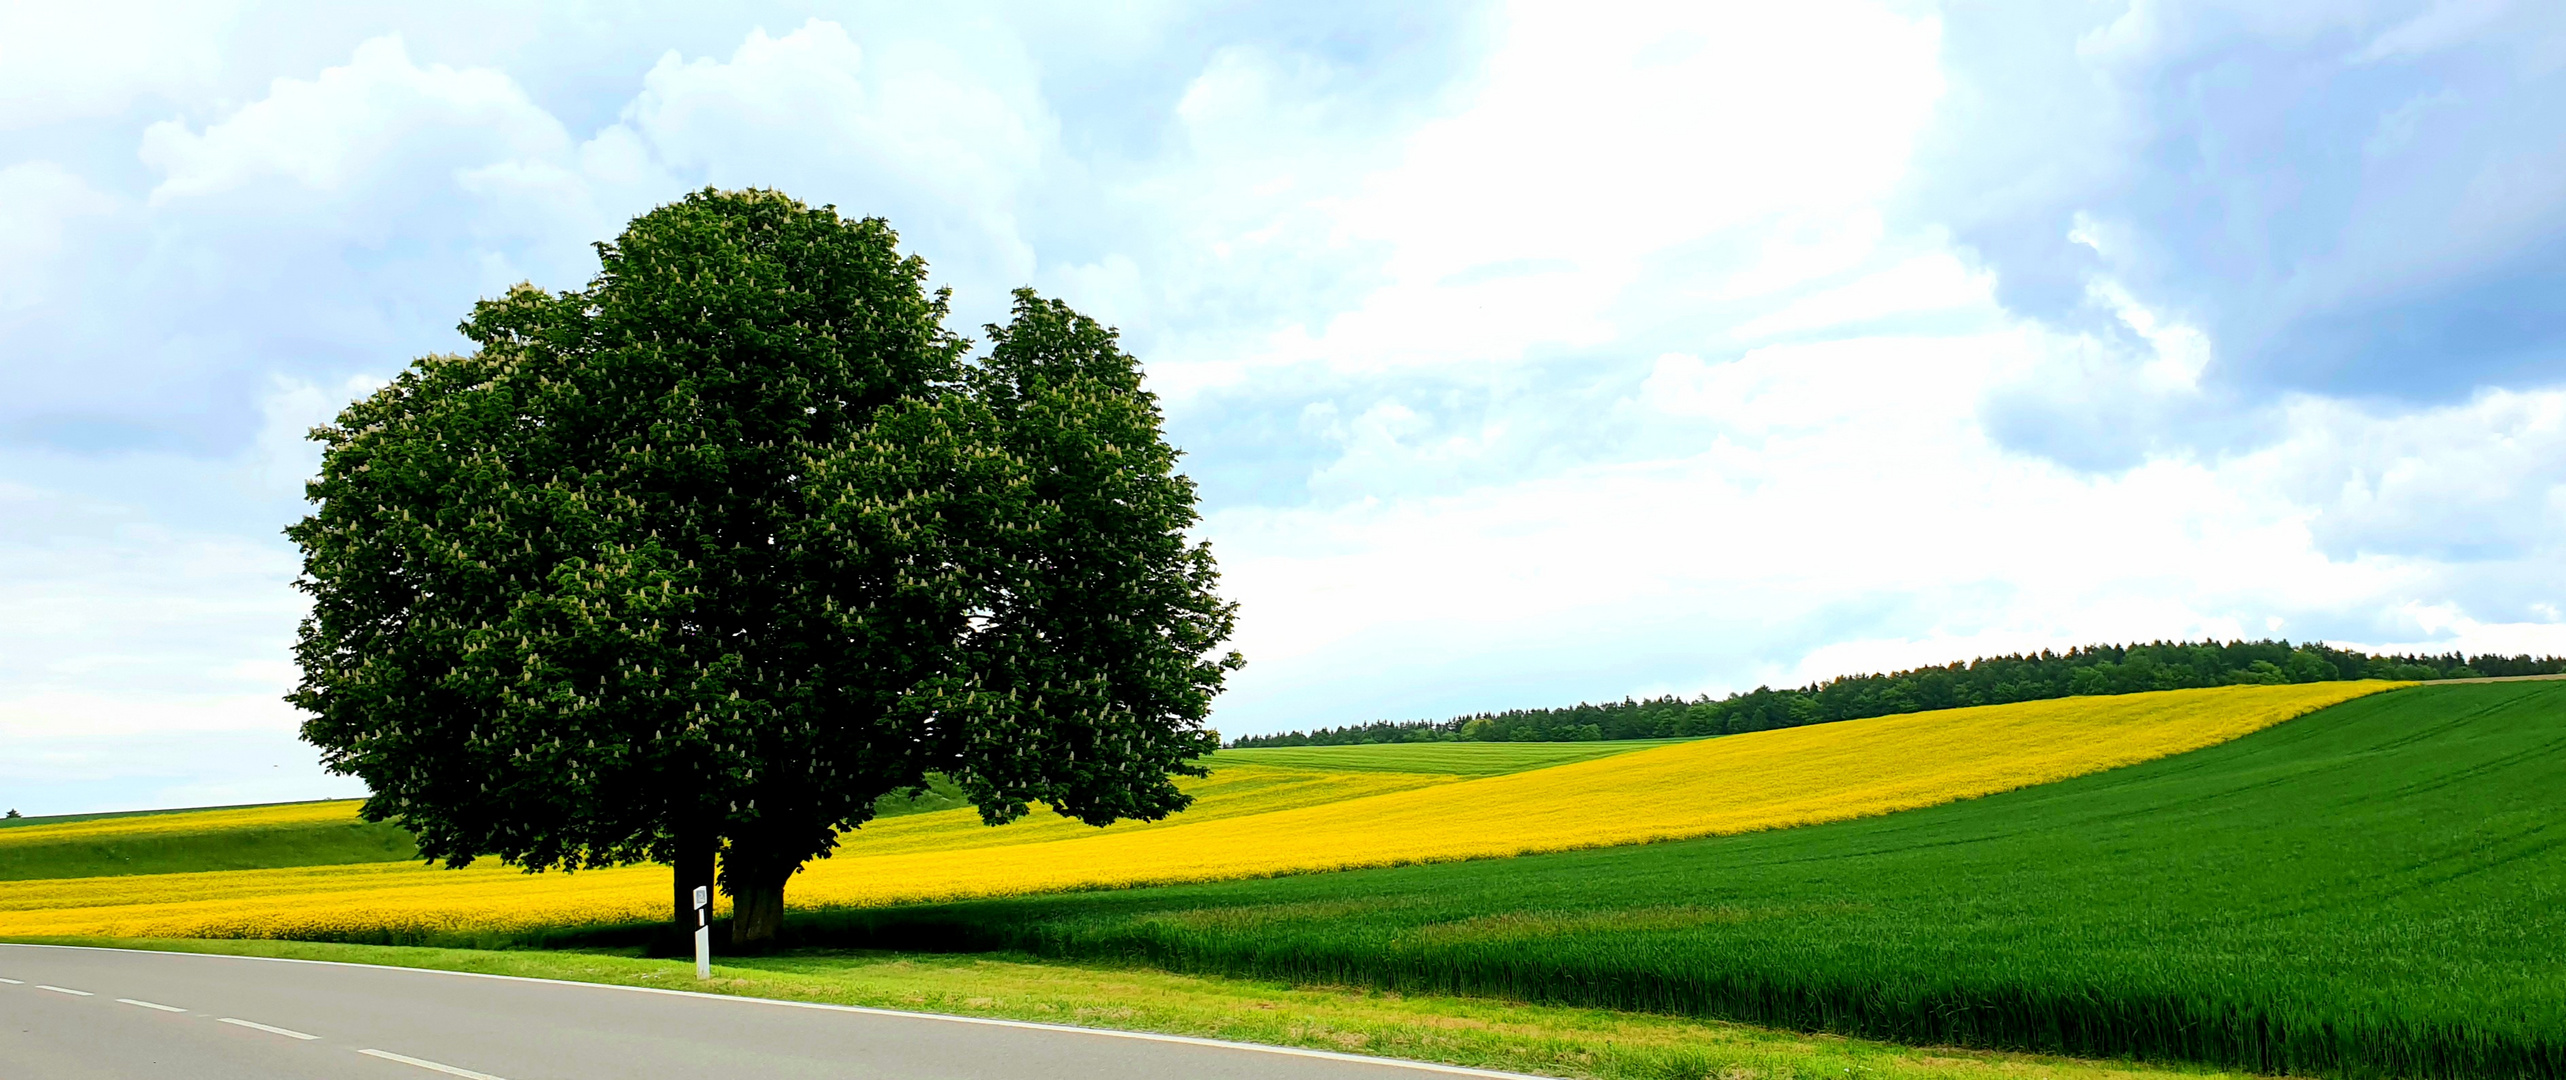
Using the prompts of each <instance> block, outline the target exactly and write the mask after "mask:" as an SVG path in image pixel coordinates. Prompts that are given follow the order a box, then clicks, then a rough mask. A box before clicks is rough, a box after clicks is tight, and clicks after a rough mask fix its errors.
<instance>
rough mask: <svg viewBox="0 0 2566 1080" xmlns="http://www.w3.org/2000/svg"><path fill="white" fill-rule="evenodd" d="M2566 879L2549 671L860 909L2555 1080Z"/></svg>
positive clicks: (892, 936)
mask: <svg viewBox="0 0 2566 1080" xmlns="http://www.w3.org/2000/svg"><path fill="white" fill-rule="evenodd" d="M1722 741H1728V740H1722ZM1815 782H1817V783H1824V782H1825V781H1824V780H1823V779H1819V780H1817V781H1815ZM2561 898H2566V684H2561V683H2554V682H2534V683H2502V684H2480V685H2465V686H2425V687H2418V688H2414V689H2408V690H2403V691H2399V692H2397V693H2393V694H2383V695H2379V696H2376V697H2371V698H2366V699H2362V700H2358V701H2353V702H2350V703H2348V704H2344V705H2339V706H2336V707H2334V708H2332V709H2329V710H2326V711H2324V712H2322V713H2318V714H2316V715H2314V716H2310V717H2307V718H2305V719H2302V720H2299V721H2297V722H2294V723H2289V724H2284V725H2281V726H2279V727H2275V728H2272V729H2270V730H2266V731H2262V732H2260V733H2257V734H2253V735H2249V736H2246V737H2244V738H2241V739H2238V740H2236V741H2233V742H2229V743H2226V744H2223V745H2218V746H2213V747H2210V748H2207V749H2203V750H2198V751H2195V752H2192V753H2189V754H2184V755H2181V756H2178V757H2169V758H2164V759H2161V760H2157V761H2153V762H2149V763H2145V764H2140V765H2134V766H2131V767H2128V768H2124V769H2119V770H2116V771H2111V772H2105V773H2100V774H2095V775H2088V776H2084V777H2080V778H2077V779H2072V780H2066V781H2062V782H2059V783H2055V784H2049V785H2045V786H2041V787H2034V788H2029V789H2025V790H2018V791H2013V792H2009V793H2006V794H2000V795H1993V796H1989V797H1987V798H1983V799H1976V800H1972V801H1967V802H1960V803H1954V804H1950V805H1945V806H1939V807H1934V808H1930V809H1923V810H1915V811H1910V812H1907V813H1901V814H1895V815H1891V816H1886V817H1877V818H1871V819H1867V820H1861V821H1851V822H1842V823H1838V824H1834V825H1827V826H1820V827H1814V828H1801V829H1789V830H1780V831H1774V832H1766V833H1760V834H1756V835H1750V836H1736V837H1727V838H1719V839H1710V840H1696V841H1687V842H1678V843H1667V844H1657V845H1651V846H1647V847H1629V848H1615V849H1607V850H1597V851H1585V852H1575V853H1567V854H1558V855H1547V856H1535V857H1527V858H1522V859H1513V860H1507V861H1504V862H1476V863H1460V864H1446V865H1433V866H1417V867H1404V868H1395V869H1385V870H1371V871H1360V872H1353V873H1345V874H1330V875H1316V876H1305V877H1294V878H1279V879H1272V880H1264V881H1247V882H1228V883H1219V884H1205V885H1192V886H1179V887H1168V888H1159V889H1147V890H1132V891H1125V892H1115V893H1086V894H1075V895H1067V896H1051V897H1033V898H1022V899H1014V900H1002V901H988V902H981V903H973V904H964V905H948V906H942V907H920V908H905V909H893V910H887V911H877V912H870V913H864V914H862V915H848V916H842V917H840V919H841V935H842V936H843V937H844V938H845V939H846V940H849V941H850V942H852V943H860V944H869V945H877V946H895V947H925V948H941V949H952V948H987V947H1013V948H1024V949H1032V950H1037V951H1044V952H1050V953H1053V954H1066V955H1080V956H1119V957H1131V956H1138V957H1148V958H1150V959H1152V960H1153V961H1155V962H1157V963H1159V964H1162V965H1165V966H1168V967H1171V968H1175V969H1179V970H1186V971H1217V972H1228V973H1235V974H1245V975H1255V976H1260V977H1267V978H1282V979H1289V980H1312V981H1336V982H1356V983H1368V984H1373V985H1378V986H1384V987H1391V988H1398V989H1407V990H1418V991H1425V990H1432V991H1459V992H1467V993H1486V994H1499V995H1505V996H1511V997H1517V998H1522V999H1527V1000H1532V1001H1542V1002H1556V1003H1568V1004H1584V1005H1601V1006H1610V1007H1619V1008H1634V1009H1644V1010H1653V1011H1668V1012H1678V1013H1689V1014H1693V1015H1707V1016H1717V1017H1724V1018H1729V1019H1737V1020H1745V1021H1749V1022H1755V1023H1763V1024H1772V1025H1777V1026H1786V1027H1797V1028H1803V1029H1818V1030H1832V1031H1839V1032H1844V1033H1849V1034H1850V1033H1859V1034H1866V1035H1873V1036H1880V1037H1886V1038H1891V1039H1896V1040H1899V1041H1904V1042H1913V1043H1923V1044H1953V1043H1957V1044H1963V1045H1976V1046H1997V1047H2016V1048H2027V1049H2036V1050H2052V1051H2062V1052H2068V1053H2074V1054H2081V1055H2098V1056H2117V1055H2140V1056H2145V1057H2151V1058H2159V1059H2189V1060H2196V1061H2210V1062H2218V1063H2224V1064H2231V1065H2237V1066H2242V1067H2245V1068H2249V1069H2253V1070H2256V1071H2263V1072H2289V1073H2308V1072H2321V1073H2329V1074H2351V1075H2396V1076H2469V1077H2493V1076H2541V1077H2555V1076H2566V908H2561V906H2560V900H2561Z"/></svg>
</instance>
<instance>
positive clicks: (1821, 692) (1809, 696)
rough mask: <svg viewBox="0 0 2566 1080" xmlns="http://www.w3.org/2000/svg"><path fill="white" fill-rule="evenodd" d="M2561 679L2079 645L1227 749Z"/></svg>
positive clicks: (2312, 656)
mask: <svg viewBox="0 0 2566 1080" xmlns="http://www.w3.org/2000/svg"><path fill="white" fill-rule="evenodd" d="M2560 673H2566V657H2555V656H2545V657H2530V656H2462V655H2460V654H2458V653H2450V654H2447V655H2443V656H2373V655H2370V654H2368V653H2360V652H2353V651H2350V650H2346V649H2338V648H2335V647H2333V646H2331V645H2324V644H2308V645H2292V644H2290V643H2289V642H2287V641H2231V642H2226V643H2220V642H2214V641H2205V642H2199V643H2191V642H2169V641H2158V642H2152V643H2150V644H2146V645H2089V646H2087V647H2085V648H2081V649H2070V650H2068V651H2066V652H2063V653H2053V652H2041V653H2037V654H2031V655H2014V656H1997V657H1985V658H1981V659H1977V660H1971V661H1968V662H1965V663H1952V664H1945V665H1943V666H1941V667H1925V668H1916V669H1914V670H1912V671H1899V672H1892V673H1890V674H1887V675H1850V676H1846V677H1844V678H1839V679H1830V680H1828V681H1826V682H1821V683H1815V684H1812V685H1810V686H1805V687H1802V688H1800V689H1797V690H1775V689H1772V688H1771V687H1763V686H1759V687H1756V688H1755V689H1754V690H1751V691H1748V692H1746V693H1742V694H1731V695H1729V696H1728V697H1725V698H1721V699H1717V700H1713V699H1712V698H1711V697H1709V696H1708V695H1705V696H1702V697H1698V698H1693V699H1690V700H1687V699H1684V698H1679V697H1660V698H1650V699H1648V700H1646V701H1630V700H1624V701H1616V702H1605V703H1603V704H1600V705H1583V704H1581V705H1573V706H1569V707H1567V708H1558V709H1514V710H1509V711H1507V712H1501V713H1474V714H1472V715H1469V716H1456V717H1454V718H1452V719H1450V720H1411V721H1390V720H1376V721H1374V722H1372V723H1369V724H1361V725H1356V726H1352V727H1341V728H1321V729H1318V730H1315V731H1307V732H1301V731H1294V732H1289V733H1285V734H1281V735H1250V736H1246V737H1244V738H1240V739H1238V740H1236V741H1234V742H1232V743H1230V745H1232V746H1242V747H1245V746H1354V745H1362V744H1366V743H1400V742H1450V741H1483V742H1587V741H1592V740H1596V739H1665V738H1699V737H1702V736H1706V735H1734V734H1737V733H1739V732H1744V731H1766V730H1770V729H1773V728H1786V727H1799V726H1801V725H1804V724H1824V723H1831V722H1833V721H1837V720H1859V719H1862V718H1864V717H1868V716H1888V715H1891V714H1893V713H1910V712H1924V711H1927V710H1930V709H1955V708H1961V707H1964V706H1969V705H2003V704H2007V703H2009V702H2016V701H2041V700H2046V699H2049V698H2062V697H2071V696H2075V695H2079V694H2134V693H2141V692H2144V691H2149V690H2182V689H2187V688H2191V687H2198V686H2228V685H2232V684H2236V683H2304V682H2328V681H2332V680H2337V679H2390V680H2398V681H2408V682H2421V681H2428V680H2433V679H2473V678H2477V677H2480V676H2503V675H2556V674H2560Z"/></svg>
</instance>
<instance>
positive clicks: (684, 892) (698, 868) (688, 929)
mask: <svg viewBox="0 0 2566 1080" xmlns="http://www.w3.org/2000/svg"><path fill="white" fill-rule="evenodd" d="M721 846H722V841H721V838H720V837H717V836H714V835H713V834H712V833H711V832H710V831H708V830H700V829H680V830H678V832H677V862H676V879H677V880H676V891H675V894H674V895H675V898H676V901H677V903H676V907H675V909H674V915H673V918H674V919H675V922H676V925H677V932H678V934H679V935H680V936H681V937H685V938H688V939H690V940H691V939H692V938H693V937H694V934H695V887H696V886H698V885H701V886H703V887H704V888H706V889H711V888H712V887H713V854H714V852H716V851H719V850H720V849H721Z"/></svg>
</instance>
